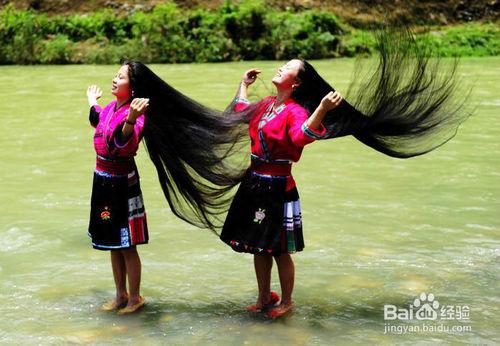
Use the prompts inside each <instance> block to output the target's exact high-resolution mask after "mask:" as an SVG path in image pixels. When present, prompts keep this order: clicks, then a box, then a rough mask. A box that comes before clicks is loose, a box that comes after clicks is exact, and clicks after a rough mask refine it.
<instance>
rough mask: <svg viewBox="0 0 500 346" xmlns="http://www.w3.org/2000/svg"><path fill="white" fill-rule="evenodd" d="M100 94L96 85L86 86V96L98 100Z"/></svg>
mask: <svg viewBox="0 0 500 346" xmlns="http://www.w3.org/2000/svg"><path fill="white" fill-rule="evenodd" d="M101 96H102V90H101V88H99V87H98V86H97V85H90V86H89V87H88V88H87V97H88V98H89V99H91V98H92V99H95V100H98V99H99V98H100V97H101Z"/></svg>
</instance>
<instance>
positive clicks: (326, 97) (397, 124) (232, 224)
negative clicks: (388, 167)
mask: <svg viewBox="0 0 500 346" xmlns="http://www.w3.org/2000/svg"><path fill="white" fill-rule="evenodd" d="M376 47H377V50H378V55H379V63H378V66H377V67H376V68H373V69H371V70H370V74H369V75H368V76H367V78H366V79H359V75H357V76H358V78H357V79H356V81H355V82H356V83H359V84H357V86H358V87H357V88H356V89H357V92H356V93H355V94H354V95H351V96H350V97H349V100H350V101H351V102H352V104H351V103H349V102H347V101H346V100H343V99H342V96H341V95H340V94H338V93H337V92H336V91H335V89H334V88H333V87H332V86H330V85H329V84H328V83H327V82H326V81H325V80H324V79H323V78H322V77H321V76H320V75H319V74H318V73H317V72H316V70H315V69H314V68H313V67H312V66H311V64H309V63H308V62H307V61H305V60H297V59H294V60H291V61H289V62H288V63H287V64H285V65H284V66H282V67H281V68H279V69H278V73H277V74H276V75H275V76H274V78H273V80H272V81H273V83H274V85H275V86H276V89H277V95H276V96H274V97H267V98H265V99H263V100H261V101H260V102H257V103H255V104H250V102H249V101H248V100H247V99H246V97H247V88H248V86H249V85H251V84H252V83H253V82H254V80H255V78H256V76H257V75H258V74H259V73H260V71H259V70H256V69H253V70H249V71H247V72H246V73H245V74H244V76H243V80H242V82H241V85H240V89H239V91H238V95H237V98H236V100H235V101H236V102H235V104H234V108H233V109H232V113H231V112H229V114H230V115H233V116H235V117H236V118H238V119H244V120H245V121H246V122H248V123H249V132H250V139H251V150H252V154H251V166H250V168H249V169H248V170H247V172H246V175H244V176H243V178H242V179H241V184H240V187H239V189H238V192H237V193H236V195H235V197H234V200H233V202H232V204H231V207H230V209H229V213H228V215H227V217H226V221H225V223H224V226H223V229H222V233H221V236H220V238H221V240H223V241H224V242H225V243H227V244H228V245H230V246H231V247H232V248H233V250H235V251H238V252H247V253H252V254H254V265H255V272H256V277H257V283H258V288H259V295H258V298H257V301H256V303H255V304H254V305H251V306H249V307H248V308H247V310H249V311H254V312H259V311H262V310H263V309H267V310H268V312H267V315H268V316H270V317H279V316H282V315H284V314H286V313H287V312H289V311H290V310H291V307H292V291H293V285H294V264H293V261H292V258H291V257H290V253H294V252H296V251H301V250H302V249H303V248H304V240H303V236H302V222H301V213H300V202H299V195H298V192H297V189H296V187H295V182H294V180H293V177H292V174H291V168H292V163H293V162H296V161H298V160H299V158H300V155H301V153H302V149H303V147H304V146H305V145H306V144H308V143H311V142H313V141H314V140H316V139H328V138H337V137H342V136H346V135H352V136H354V137H355V138H356V139H357V140H359V141H360V142H362V143H363V144H365V145H367V146H369V147H371V148H372V149H375V150H377V151H379V152H381V153H383V154H385V155H388V156H392V157H397V158H409V157H413V156H417V155H422V154H425V153H427V152H429V151H431V150H434V149H436V148H438V147H439V146H441V145H443V144H444V143H446V142H447V141H448V140H450V139H451V138H452V137H453V136H454V135H455V134H456V132H457V129H458V126H459V125H460V124H461V123H462V122H463V121H465V120H466V119H467V118H468V116H469V115H470V112H468V111H467V110H466V108H464V107H463V106H464V104H465V102H466V100H467V99H466V98H464V97H463V95H467V94H468V93H467V90H460V88H459V87H460V85H459V84H458V83H457V81H456V79H455V72H456V65H453V64H451V65H448V66H449V68H447V66H446V65H443V64H441V63H440V59H432V60H430V57H431V53H432V52H429V51H428V50H425V49H422V47H420V46H419V45H418V44H417V43H416V41H415V39H414V36H413V34H412V32H411V30H409V29H404V28H402V29H396V30H385V31H382V32H380V33H378V36H377V46H376ZM273 257H274V258H275V261H276V263H277V265H278V272H279V277H280V285H281V291H282V299H281V304H279V305H278V306H274V305H277V303H278V302H279V301H280V297H279V296H278V295H277V294H276V293H274V292H271V290H270V283H271V267H272V263H273ZM269 308H271V309H269Z"/></svg>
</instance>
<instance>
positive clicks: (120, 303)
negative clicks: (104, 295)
mask: <svg viewBox="0 0 500 346" xmlns="http://www.w3.org/2000/svg"><path fill="white" fill-rule="evenodd" d="M127 303H128V296H120V297H116V298H115V299H113V300H110V301H109V302H107V303H104V304H103V305H102V306H101V311H114V310H118V309H121V308H123V307H125V306H126V305H127Z"/></svg>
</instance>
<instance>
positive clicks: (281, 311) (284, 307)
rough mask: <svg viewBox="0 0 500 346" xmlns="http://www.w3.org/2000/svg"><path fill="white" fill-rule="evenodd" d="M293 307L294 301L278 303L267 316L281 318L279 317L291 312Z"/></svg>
mask: <svg viewBox="0 0 500 346" xmlns="http://www.w3.org/2000/svg"><path fill="white" fill-rule="evenodd" d="M292 309H293V302H290V303H286V304H285V303H281V304H280V305H278V306H277V307H275V308H274V309H271V310H269V311H268V313H267V314H266V315H267V317H270V318H279V317H282V316H285V315H287V314H289V313H290V312H292Z"/></svg>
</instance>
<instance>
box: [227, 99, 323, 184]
mask: <svg viewBox="0 0 500 346" xmlns="http://www.w3.org/2000/svg"><path fill="white" fill-rule="evenodd" d="M275 100H276V97H272V96H269V97H266V98H264V99H263V100H262V101H260V102H259V103H258V104H257V107H256V112H255V114H253V115H252V118H251V120H250V124H249V134H250V139H251V151H252V161H253V164H252V169H253V170H254V171H256V172H257V173H261V174H268V175H287V176H289V178H288V180H287V190H290V189H292V188H293V187H295V181H294V180H293V177H292V176H291V163H292V162H297V161H299V159H300V156H301V155H302V150H303V148H304V146H305V145H307V144H309V143H312V142H314V141H315V140H316V139H321V138H322V137H323V136H324V135H325V134H326V129H325V128H324V126H323V125H321V128H320V130H319V131H318V130H314V129H312V128H309V127H308V126H307V119H308V113H307V111H306V110H305V109H304V108H303V107H302V106H300V105H299V104H298V103H296V102H295V101H294V100H292V99H288V100H286V101H285V102H284V103H283V104H282V105H280V106H279V107H278V108H277V109H276V110H274V111H273V110H272V108H273V105H274V101H275ZM249 104H250V102H249V101H248V100H246V99H237V100H236V103H235V106H234V110H235V111H242V110H244V109H246V107H248V106H249ZM259 105H260V107H259ZM254 162H260V164H254Z"/></svg>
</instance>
